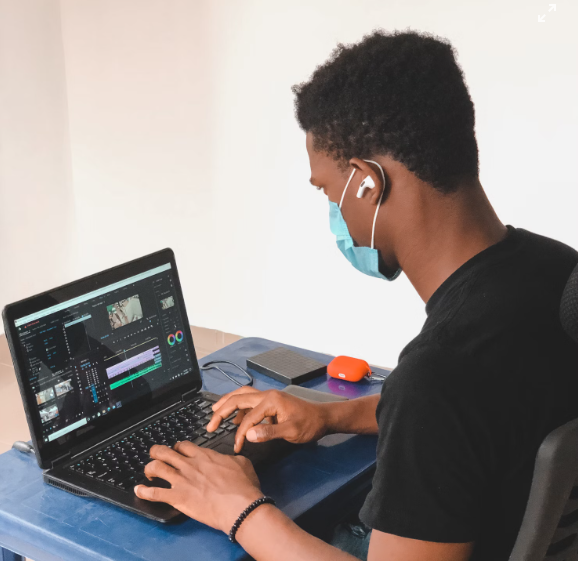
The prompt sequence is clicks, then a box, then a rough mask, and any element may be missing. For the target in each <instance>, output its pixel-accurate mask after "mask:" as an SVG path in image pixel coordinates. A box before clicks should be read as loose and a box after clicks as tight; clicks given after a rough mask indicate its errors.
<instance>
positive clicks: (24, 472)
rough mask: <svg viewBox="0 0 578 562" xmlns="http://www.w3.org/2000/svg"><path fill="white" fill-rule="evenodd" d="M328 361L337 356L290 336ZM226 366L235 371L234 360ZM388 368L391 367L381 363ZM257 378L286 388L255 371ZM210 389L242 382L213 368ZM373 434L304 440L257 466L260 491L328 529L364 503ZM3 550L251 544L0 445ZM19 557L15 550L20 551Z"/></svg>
mask: <svg viewBox="0 0 578 562" xmlns="http://www.w3.org/2000/svg"><path fill="white" fill-rule="evenodd" d="M279 345H282V344H278V343H276V342H272V341H269V340H264V339H260V338H245V339H242V340H239V341H237V342H235V343H233V344H231V345H229V346H227V347H226V348H224V349H221V350H219V351H217V352H215V353H213V354H211V355H210V356H207V357H205V358H203V359H202V360H201V361H200V363H201V364H203V363H205V362H206V361H210V360H216V359H226V360H229V361H234V362H236V363H239V364H240V365H241V366H244V365H245V359H246V358H247V357H250V356H251V355H255V354H257V353H261V352H263V351H267V350H269V349H272V348H274V347H277V346H279ZM286 347H288V348H291V349H294V350H295V351H298V352H300V353H302V354H303V355H307V356H309V357H313V358H315V359H318V360H320V361H323V362H328V361H329V360H331V357H330V356H328V355H323V354H321V353H315V352H313V351H308V350H305V349H299V348H295V347H292V346H286ZM224 370H225V371H226V372H229V373H231V374H234V373H235V371H236V370H234V369H231V370H229V369H228V368H227V366H225V368H224ZM376 371H377V372H379V373H380V374H384V375H387V374H388V371H383V370H378V369H376ZM252 374H253V375H254V376H255V387H256V388H259V389H261V390H266V389H270V388H283V384H282V383H278V382H276V381H274V380H272V379H270V378H268V377H265V376H262V375H260V374H258V373H255V372H252ZM203 379H204V384H205V388H206V390H209V391H211V392H215V393H217V394H224V393H226V392H230V391H231V390H233V389H234V388H236V387H235V386H234V385H233V384H232V383H231V382H230V381H229V380H227V379H226V378H225V377H224V376H223V375H222V374H221V373H219V372H218V371H216V370H211V371H208V372H206V373H204V374H203ZM304 386H307V387H309V388H315V389H317V390H321V391H325V392H333V393H335V394H341V395H344V396H347V397H348V398H356V397H359V396H364V395H368V394H373V393H376V392H379V391H380V390H381V385H380V384H379V383H375V382H374V383H370V382H362V383H357V384H353V383H348V382H345V381H337V380H334V379H330V378H329V377H325V376H324V377H318V378H316V379H313V380H311V381H309V382H307V383H305V385H304ZM375 447H376V438H375V437H374V436H361V435H356V436H345V435H333V436H328V437H325V438H323V439H322V440H321V441H319V442H318V443H315V444H310V445H305V446H303V447H302V448H300V449H298V450H297V451H295V452H293V453H291V454H290V455H289V456H287V457H285V458H283V459H280V460H278V461H276V462H274V463H271V464H268V465H267V466H264V467H263V468H262V469H261V470H260V471H259V478H260V480H261V485H262V488H263V491H264V492H265V493H266V494H269V495H271V496H273V497H274V498H275V499H276V500H277V505H278V507H279V508H280V509H281V510H283V512H284V513H286V514H287V515H288V516H289V517H291V518H292V519H293V520H295V521H297V523H299V524H300V525H301V526H302V527H303V528H305V529H306V530H308V531H309V532H312V533H314V534H316V535H317V536H322V535H323V533H324V532H326V530H327V529H328V528H329V527H330V526H333V525H334V524H335V523H337V522H339V519H340V518H341V517H343V516H344V515H346V514H348V513H351V511H352V510H353V509H358V507H359V505H360V502H361V501H362V500H363V498H364V495H365V494H367V492H368V490H369V487H370V484H371V477H372V475H373V471H374V468H375ZM0 547H2V548H3V549H4V550H2V548H0V559H1V558H2V554H3V556H4V559H14V558H11V556H13V554H12V553H18V554H20V555H22V556H27V557H29V558H32V559H37V560H38V559H43V560H58V559H72V560H241V559H246V558H247V553H246V552H245V551H244V550H243V549H242V548H241V547H240V546H239V545H233V544H231V543H230V542H229V540H228V539H227V537H226V536H225V535H224V534H223V533H221V532H219V531H215V530H214V529H211V528H209V527H207V526H205V525H202V524H201V523H198V522H196V521H193V520H190V519H188V520H186V521H185V522H182V523H179V524H174V525H163V524H160V523H155V522H154V521H150V520H148V519H145V518H144V517H140V516H138V515H135V514H132V513H129V512H128V511H125V510H123V509H120V508H117V507H115V506H113V505H110V504H107V503H106V502H103V501H99V500H96V499H90V498H80V497H76V496H74V495H72V494H68V493H66V492H63V491H61V490H58V489H56V488H53V487H51V486H48V485H46V484H44V483H43V481H42V474H41V470H40V469H39V468H38V465H37V464H36V460H35V459H34V457H33V456H31V455H25V454H22V453H19V452H17V451H15V450H11V451H9V452H7V453H4V454H3V455H0ZM16 559H18V558H17V557H16Z"/></svg>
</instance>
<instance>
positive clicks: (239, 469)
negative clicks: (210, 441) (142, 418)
mask: <svg viewBox="0 0 578 562" xmlns="http://www.w3.org/2000/svg"><path fill="white" fill-rule="evenodd" d="M150 455H151V458H152V459H153V461H152V462H150V463H149V464H147V465H146V467H145V475H146V476H147V478H149V479H151V478H152V477H154V476H156V477H157V478H163V479H164V480H166V481H167V482H169V483H170V484H171V488H170V489H165V488H149V487H147V486H142V485H141V486H136V487H135V494H136V495H137V496H138V497H139V498H141V499H143V500H149V501H153V502H165V503H168V504H170V505H172V506H173V507H174V508H176V509H178V510H179V511H181V512H182V513H184V514H185V515H188V516H189V517H192V518H193V519H196V520H197V521H200V522H201V523H205V524H206V525H209V526H211V527H214V528H215V529H220V530H221V531H223V532H225V533H228V532H229V531H230V529H231V527H232V526H233V523H234V522H235V521H236V519H237V517H239V515H240V514H241V513H242V511H243V510H244V509H245V508H246V507H247V506H249V505H250V504H251V503H252V502H254V501H255V500H256V499H259V498H260V497H261V496H262V495H263V493H262V492H261V490H260V488H259V479H258V478H257V475H256V474H255V471H254V470H253V465H252V464H251V461H249V460H248V459H247V458H245V457H243V456H238V457H234V456H230V455H222V454H220V453H217V452H215V451H211V450H210V449H203V448H201V447H197V446H196V445H193V444H192V443H190V442H189V441H184V442H180V443H177V444H176V445H175V446H174V448H173V449H171V448H170V447H166V446H165V445H153V447H152V448H151V450H150Z"/></svg>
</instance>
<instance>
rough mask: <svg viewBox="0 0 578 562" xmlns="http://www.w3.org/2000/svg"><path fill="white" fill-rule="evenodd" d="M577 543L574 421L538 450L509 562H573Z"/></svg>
mask: <svg viewBox="0 0 578 562" xmlns="http://www.w3.org/2000/svg"><path fill="white" fill-rule="evenodd" d="M577 376H578V375H577ZM577 539H578V419H576V420H573V421H571V422H568V423H567V424H565V425H563V426H562V427H559V428H557V429H555V430H554V431H552V433H550V434H549V435H548V436H547V437H546V439H544V441H543V443H542V445H541V446H540V449H539V450H538V455H537V456H536V464H535V466H534V476H533V479H532V488H531V490H530V496H529V498H528V504H527V506H526V512H525V513H524V519H523V520H522V526H521V527H520V532H519V533H518V538H517V539H516V544H515V545H514V549H513V550H512V554H511V556H510V560H576V556H577V554H578V540H577Z"/></svg>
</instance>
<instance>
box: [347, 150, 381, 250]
mask: <svg viewBox="0 0 578 562" xmlns="http://www.w3.org/2000/svg"><path fill="white" fill-rule="evenodd" d="M365 162H371V163H372V164H375V165H376V166H377V167H378V168H379V171H380V172H381V179H382V181H383V185H382V188H381V195H380V196H379V201H378V202H377V209H375V215H374V216H373V227H372V228H371V249H372V250H373V249H375V223H376V222H377V213H379V208H380V207H381V200H382V199H383V194H384V193H385V174H384V173H383V168H382V167H381V165H380V164H378V163H377V162H375V161H374V160H365ZM349 179H351V178H349ZM345 189H347V187H346V188H345Z"/></svg>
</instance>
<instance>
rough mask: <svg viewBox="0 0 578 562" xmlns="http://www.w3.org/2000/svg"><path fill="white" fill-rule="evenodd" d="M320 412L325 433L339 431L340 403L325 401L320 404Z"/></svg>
mask: <svg viewBox="0 0 578 562" xmlns="http://www.w3.org/2000/svg"><path fill="white" fill-rule="evenodd" d="M319 412H320V415H321V420H322V424H323V435H330V434H331V433H339V431H340V429H339V427H338V424H339V415H338V413H339V403H338V402H325V403H322V404H319Z"/></svg>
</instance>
